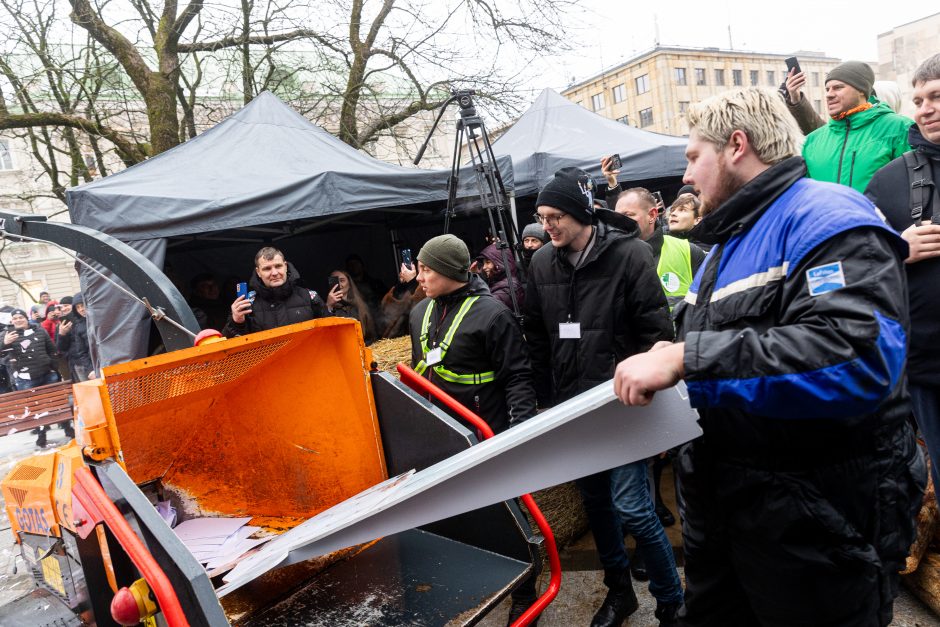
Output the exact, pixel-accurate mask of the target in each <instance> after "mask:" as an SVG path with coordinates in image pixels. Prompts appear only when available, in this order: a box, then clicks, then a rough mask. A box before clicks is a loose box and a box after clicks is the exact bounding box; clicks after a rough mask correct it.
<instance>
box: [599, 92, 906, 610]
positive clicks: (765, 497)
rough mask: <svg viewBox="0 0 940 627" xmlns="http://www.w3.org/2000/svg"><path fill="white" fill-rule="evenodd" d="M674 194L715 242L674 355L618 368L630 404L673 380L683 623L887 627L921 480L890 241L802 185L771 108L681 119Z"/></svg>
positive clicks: (726, 98)
mask: <svg viewBox="0 0 940 627" xmlns="http://www.w3.org/2000/svg"><path fill="white" fill-rule="evenodd" d="M689 124H690V126H691V128H692V131H691V134H690V137H689V145H688V148H687V149H686V155H687V157H688V160H689V165H688V169H687V170H686V174H685V182H686V183H691V184H693V185H694V186H695V188H696V189H697V190H698V191H699V192H700V198H701V200H702V203H703V209H704V214H705V218H704V219H703V220H702V222H701V223H700V224H699V225H698V227H696V229H695V231H693V235H695V236H697V237H699V238H701V239H703V240H704V241H706V242H712V243H714V244H715V247H714V248H713V249H712V250H711V252H710V253H709V256H708V258H706V260H705V262H704V264H703V265H702V267H701V268H700V269H699V271H698V273H697V274H696V276H695V279H694V280H693V283H692V286H691V288H690V290H689V293H688V295H687V296H686V299H685V301H684V302H683V303H681V304H680V305H679V306H678V307H677V336H678V338H679V341H678V342H677V343H675V344H668V343H665V342H662V343H660V344H658V345H656V346H654V347H653V349H652V350H651V351H650V352H648V353H645V354H642V355H637V356H634V357H632V358H630V359H627V360H625V361H623V362H621V363H620V364H619V365H618V367H617V372H616V376H615V380H614V385H615V390H616V392H617V394H618V396H619V397H620V398H621V399H622V400H623V401H624V402H626V403H628V404H637V405H643V404H646V403H648V402H649V399H650V398H651V397H652V394H653V393H654V392H655V391H657V390H661V389H665V388H666V387H669V386H671V385H673V384H675V383H676V382H677V381H678V380H679V379H685V381H686V384H687V385H688V391H689V399H690V401H691V403H692V405H693V406H694V407H696V408H697V409H698V411H699V414H700V416H701V425H702V429H703V431H704V435H703V436H702V437H701V438H699V439H698V440H696V441H694V442H692V443H690V444H689V445H688V446H687V447H685V448H684V449H683V451H682V452H681V454H680V458H679V461H678V470H679V485H680V491H681V495H682V498H683V501H684V503H685V510H684V512H683V513H684V515H685V516H684V518H685V520H684V526H683V538H684V546H685V557H686V571H685V574H686V597H685V608H684V610H683V615H682V618H681V619H680V624H682V625H721V626H723V627H727V626H734V625H753V624H762V625H810V624H812V625H852V626H859V625H887V624H889V623H890V622H891V617H892V606H893V601H894V598H895V597H896V596H897V585H898V574H897V573H898V570H899V569H900V568H901V566H902V564H903V562H904V559H905V556H906V555H907V551H908V548H909V546H910V543H911V540H912V538H913V532H914V525H913V517H914V514H915V512H916V509H917V508H918V507H919V505H920V500H921V493H922V489H923V484H924V480H925V468H924V462H923V456H922V454H921V453H920V449H919V448H918V447H917V445H916V443H915V441H914V436H913V433H912V431H911V427H910V426H909V424H908V422H907V417H908V416H909V415H910V403H909V400H908V398H907V392H906V389H905V383H904V364H905V358H906V353H907V349H906V346H907V331H906V328H907V325H908V308H907V299H906V297H905V293H904V287H905V280H904V270H903V260H904V258H905V257H906V256H907V245H906V244H905V242H904V240H902V239H901V238H900V237H899V236H898V235H897V233H895V232H894V231H892V230H891V229H890V228H889V227H888V226H886V225H885V223H884V222H883V221H882V219H881V218H880V217H879V216H878V214H877V213H876V211H875V209H874V206H873V205H872V204H871V202H869V201H868V200H867V199H866V198H865V197H863V196H862V195H861V194H859V193H857V192H856V191H854V190H852V189H850V188H848V187H846V186H839V185H833V184H829V183H823V182H819V181H813V180H810V179H807V178H806V166H805V164H804V162H803V160H802V159H801V158H800V157H798V156H795V155H798V154H799V137H800V132H799V129H798V128H797V127H796V124H795V122H793V120H792V118H791V117H790V115H789V113H788V112H787V111H786V109H785V108H784V105H783V103H782V102H780V99H779V97H778V96H776V95H775V94H773V93H772V92H765V91H761V90H758V89H739V90H731V91H728V92H725V93H723V94H720V95H719V96H716V97H715V98H712V99H709V100H707V101H705V102H703V103H701V104H699V105H697V106H695V107H693V109H692V110H690V112H689Z"/></svg>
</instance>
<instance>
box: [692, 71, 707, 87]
mask: <svg viewBox="0 0 940 627" xmlns="http://www.w3.org/2000/svg"><path fill="white" fill-rule="evenodd" d="M695 84H696V85H706V84H707V83H706V82H705V68H703V67H697V68H695Z"/></svg>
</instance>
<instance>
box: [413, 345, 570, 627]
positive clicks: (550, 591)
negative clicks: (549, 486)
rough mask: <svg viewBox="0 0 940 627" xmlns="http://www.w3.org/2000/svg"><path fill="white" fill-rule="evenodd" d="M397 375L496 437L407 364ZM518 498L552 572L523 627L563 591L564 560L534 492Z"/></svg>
mask: <svg viewBox="0 0 940 627" xmlns="http://www.w3.org/2000/svg"><path fill="white" fill-rule="evenodd" d="M398 374H399V375H401V381H402V383H404V384H406V385H407V386H408V387H410V388H411V389H412V390H414V391H415V392H418V393H421V394H430V395H431V396H434V397H435V398H437V399H438V400H439V401H441V402H442V403H444V405H446V406H447V408H448V409H450V410H451V411H453V412H454V413H455V414H457V415H458V416H460V417H461V418H463V419H464V420H466V421H467V422H469V423H470V424H471V425H473V426H474V427H475V428H476V429H478V430H479V431H480V433H482V434H483V439H484V440H488V439H490V438H491V437H493V435H494V434H493V430H492V429H491V428H490V425H489V424H487V422H486V421H485V420H483V419H482V418H480V417H479V416H477V415H476V414H475V413H473V412H472V411H470V410H469V409H467V408H466V407H465V406H464V405H463V404H461V403H460V402H459V401H457V399H455V398H454V397H453V396H451V395H450V394H448V393H447V392H445V391H444V390H442V389H441V388H439V387H437V386H436V385H434V384H433V383H431V382H430V381H429V380H427V379H425V378H424V377H422V376H421V375H419V374H418V373H417V372H415V371H414V370H412V369H411V368H409V367H408V366H406V365H405V364H398ZM519 499H520V500H521V501H522V502H523V503H524V504H525V506H526V509H528V510H529V513H530V514H531V515H532V518H533V519H534V520H535V524H536V525H537V526H538V528H539V531H540V532H541V533H542V536H543V537H544V538H545V550H546V552H547V553H548V566H549V570H550V572H551V578H550V579H549V582H548V588H547V589H546V590H545V592H543V593H542V596H540V597H539V598H538V599H536V601H535V603H533V604H532V605H531V606H530V607H529V609H527V610H526V611H525V612H524V613H523V614H522V616H520V617H519V618H518V619H517V620H516V622H514V623H513V624H512V627H524V626H525V625H528V624H529V623H531V622H532V621H533V620H535V619H536V618H538V616H539V614H541V613H542V611H543V610H544V609H545V608H546V607H548V605H549V604H550V603H551V602H552V601H554V600H555V597H556V596H558V591H559V590H561V560H560V559H559V557H558V547H557V546H555V535H554V534H553V533H552V528H551V527H549V526H548V521H547V520H545V516H543V515H542V512H541V510H540V509H539V507H538V505H536V504H535V499H533V498H532V495H530V494H523V495H522V496H520V497H519Z"/></svg>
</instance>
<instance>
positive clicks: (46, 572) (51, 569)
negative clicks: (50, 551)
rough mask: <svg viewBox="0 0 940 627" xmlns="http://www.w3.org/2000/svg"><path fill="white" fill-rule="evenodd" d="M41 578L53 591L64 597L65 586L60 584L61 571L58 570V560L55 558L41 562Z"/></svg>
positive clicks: (51, 556)
mask: <svg viewBox="0 0 940 627" xmlns="http://www.w3.org/2000/svg"><path fill="white" fill-rule="evenodd" d="M42 578H43V579H45V580H46V583H47V584H49V586H50V587H52V589H53V590H55V591H56V592H58V593H59V594H61V595H62V596H65V584H63V583H62V570H61V568H59V560H57V559H56V558H55V556H53V555H50V556H49V557H47V558H45V559H44V560H42Z"/></svg>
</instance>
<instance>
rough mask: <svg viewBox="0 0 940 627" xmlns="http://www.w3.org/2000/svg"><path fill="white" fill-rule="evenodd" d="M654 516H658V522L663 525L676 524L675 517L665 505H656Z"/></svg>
mask: <svg viewBox="0 0 940 627" xmlns="http://www.w3.org/2000/svg"><path fill="white" fill-rule="evenodd" d="M656 517H657V518H659V522H660V524H661V525H662V526H663V527H672V526H673V525H674V524H676V517H675V516H673V515H672V512H670V511H669V508H668V507H666V506H665V505H657V506H656Z"/></svg>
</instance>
